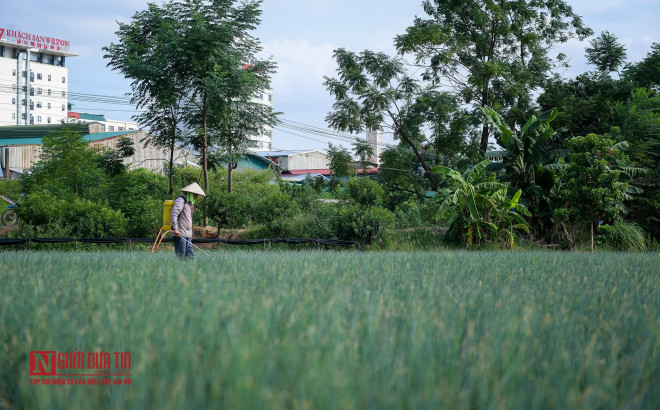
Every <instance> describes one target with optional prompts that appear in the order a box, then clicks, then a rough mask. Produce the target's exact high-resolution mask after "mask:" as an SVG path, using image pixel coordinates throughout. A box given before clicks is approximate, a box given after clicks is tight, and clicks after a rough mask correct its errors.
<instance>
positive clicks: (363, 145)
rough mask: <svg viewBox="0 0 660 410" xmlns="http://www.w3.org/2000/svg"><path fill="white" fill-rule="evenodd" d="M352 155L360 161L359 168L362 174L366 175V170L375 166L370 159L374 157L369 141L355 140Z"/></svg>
mask: <svg viewBox="0 0 660 410" xmlns="http://www.w3.org/2000/svg"><path fill="white" fill-rule="evenodd" d="M352 145H353V153H354V154H355V156H356V157H358V160H359V161H360V167H362V173H363V174H364V175H367V168H368V167H370V166H373V165H375V164H374V163H373V162H371V160H370V159H371V157H372V156H373V155H374V149H373V147H372V146H371V144H370V143H369V141H365V140H362V139H360V138H356V139H355V141H354V142H353V144H352Z"/></svg>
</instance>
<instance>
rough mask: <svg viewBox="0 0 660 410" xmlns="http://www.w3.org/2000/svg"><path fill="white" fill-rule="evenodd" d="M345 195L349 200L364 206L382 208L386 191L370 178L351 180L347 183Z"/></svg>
mask: <svg viewBox="0 0 660 410" xmlns="http://www.w3.org/2000/svg"><path fill="white" fill-rule="evenodd" d="M345 193H346V195H347V196H348V199H349V200H350V201H351V202H352V203H354V204H359V205H363V206H381V205H382V204H383V196H384V195H385V191H384V190H383V188H382V187H381V186H380V184H378V183H377V182H375V181H372V180H371V179H369V178H365V177H362V178H351V179H349V180H348V181H347V182H346V187H345Z"/></svg>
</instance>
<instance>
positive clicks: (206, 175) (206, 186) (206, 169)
mask: <svg viewBox="0 0 660 410" xmlns="http://www.w3.org/2000/svg"><path fill="white" fill-rule="evenodd" d="M206 109H207V107H206V96H205V97H204V108H203V110H202V132H203V133H204V135H203V138H202V163H203V164H202V171H203V172H204V193H206V192H208V190H209V167H208V163H207V149H208V138H207V134H206V128H207V125H206V115H207V112H206ZM204 204H206V202H204ZM208 224H209V216H208V212H207V210H206V205H204V226H208Z"/></svg>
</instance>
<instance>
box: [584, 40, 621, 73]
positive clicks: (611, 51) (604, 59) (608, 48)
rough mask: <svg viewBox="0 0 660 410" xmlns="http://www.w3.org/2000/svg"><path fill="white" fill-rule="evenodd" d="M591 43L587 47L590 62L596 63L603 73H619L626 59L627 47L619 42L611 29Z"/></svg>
mask: <svg viewBox="0 0 660 410" xmlns="http://www.w3.org/2000/svg"><path fill="white" fill-rule="evenodd" d="M589 43H590V44H591V47H587V48H586V49H585V51H586V57H587V61H588V62H589V64H593V65H595V66H596V68H597V69H598V71H599V72H600V73H602V74H609V73H611V72H612V71H616V72H617V74H619V67H621V66H622V65H623V63H624V62H625V61H626V48H625V47H624V46H623V45H622V44H621V43H619V40H618V39H617V38H616V36H615V35H614V34H611V33H610V32H609V31H603V32H602V33H601V34H600V36H598V37H596V38H595V39H593V40H591V41H589Z"/></svg>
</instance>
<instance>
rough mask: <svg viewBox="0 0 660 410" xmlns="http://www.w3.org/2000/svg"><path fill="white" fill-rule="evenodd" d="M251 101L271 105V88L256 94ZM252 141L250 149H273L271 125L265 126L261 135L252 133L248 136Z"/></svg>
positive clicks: (253, 150)
mask: <svg viewBox="0 0 660 410" xmlns="http://www.w3.org/2000/svg"><path fill="white" fill-rule="evenodd" d="M252 101H253V102H257V103H260V104H264V105H267V106H269V107H272V106H273V90H272V89H271V90H264V91H261V92H259V93H258V94H256V95H255V96H254V97H253V98H252ZM250 141H251V142H252V147H251V148H250V151H252V152H257V151H270V150H272V149H273V129H272V128H271V127H268V128H266V130H265V132H264V133H263V134H261V135H253V136H251V137H250Z"/></svg>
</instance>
